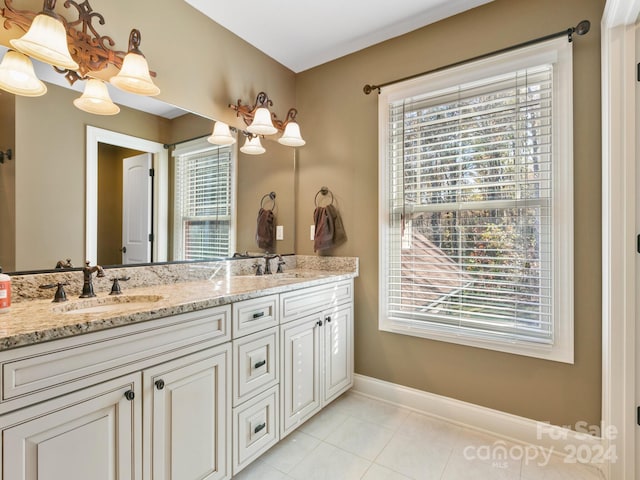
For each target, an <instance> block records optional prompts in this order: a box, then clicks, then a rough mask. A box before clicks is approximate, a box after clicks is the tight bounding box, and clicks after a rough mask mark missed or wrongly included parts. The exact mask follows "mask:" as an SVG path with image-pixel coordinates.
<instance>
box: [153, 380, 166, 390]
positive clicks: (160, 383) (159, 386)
mask: <svg viewBox="0 0 640 480" xmlns="http://www.w3.org/2000/svg"><path fill="white" fill-rule="evenodd" d="M155 386H156V388H157V389H158V390H162V389H163V388H164V380H156V382H155Z"/></svg>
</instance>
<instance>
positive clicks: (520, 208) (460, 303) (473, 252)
mask: <svg viewBox="0 0 640 480" xmlns="http://www.w3.org/2000/svg"><path fill="white" fill-rule="evenodd" d="M552 87H553V65H551V64H548V65H539V66H536V67H533V68H524V69H521V70H518V71H515V72H511V73H508V74H503V75H499V76H494V77H492V78H488V79H483V80H482V81H476V82H473V83H466V84H460V85H456V86H454V87H451V88H447V89H443V90H440V91H438V92H431V93H429V94H425V95H421V96H413V97H410V98H404V99H401V100H399V101H392V102H391V103H390V104H389V125H388V135H389V138H388V141H387V148H388V152H387V155H388V159H389V160H388V164H387V165H388V172H387V179H388V182H389V184H388V186H387V191H388V199H389V202H390V203H389V205H388V212H389V217H390V218H389V224H390V230H389V232H388V235H389V237H388V245H389V248H388V249H387V252H386V254H387V255H389V258H388V259H387V270H388V290H387V291H388V298H387V309H388V312H387V315H388V317H389V318H390V319H391V320H395V321H402V322H409V323H411V322H429V323H430V324H431V325H434V326H436V328H441V329H442V330H443V331H445V332H446V331H451V332H454V331H455V332H459V331H460V330H465V331H468V332H473V334H474V335H476V336H480V337H487V338H491V339H496V338H498V339H509V340H525V341H528V342H535V343H541V344H549V343H552V342H553V324H552V311H553V309H552V295H551V292H552V278H551V275H552V260H551V259H552V250H553V242H552V238H553V236H552V215H551V211H552V182H553V179H552V165H551V161H552V156H551V153H552V152H551V148H552V131H551V127H552V125H551V120H552V107H553V105H552V103H553V93H552V92H553V88H552Z"/></svg>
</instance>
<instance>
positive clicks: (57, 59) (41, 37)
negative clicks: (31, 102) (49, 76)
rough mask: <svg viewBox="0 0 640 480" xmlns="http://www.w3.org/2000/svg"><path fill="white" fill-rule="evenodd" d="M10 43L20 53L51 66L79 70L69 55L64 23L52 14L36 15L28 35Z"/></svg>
mask: <svg viewBox="0 0 640 480" xmlns="http://www.w3.org/2000/svg"><path fill="white" fill-rule="evenodd" d="M9 43H11V46H12V47H13V48H15V49H16V50H18V51H19V52H22V53H24V54H25V55H29V56H30V57H31V58H35V59H36V60H40V61H41V62H44V63H48V64H49V65H54V66H56V67H59V68H64V69H68V70H77V69H78V68H79V66H78V64H77V63H76V61H75V60H74V59H73V58H71V55H70V54H69V45H68V44H67V31H66V30H65V28H64V25H63V24H62V21H61V20H60V19H59V18H56V17H55V16H52V15H50V14H47V13H40V14H38V15H36V17H35V18H34V19H33V22H32V23H31V26H30V27H29V30H28V31H27V33H25V34H24V35H23V36H22V37H20V38H14V39H12V40H9Z"/></svg>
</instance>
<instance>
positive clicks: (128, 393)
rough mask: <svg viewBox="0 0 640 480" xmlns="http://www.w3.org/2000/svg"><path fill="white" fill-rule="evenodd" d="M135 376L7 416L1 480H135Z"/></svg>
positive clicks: (138, 454) (137, 419)
mask: <svg viewBox="0 0 640 480" xmlns="http://www.w3.org/2000/svg"><path fill="white" fill-rule="evenodd" d="M139 385H140V374H139V373H137V374H132V375H128V376H126V377H122V378H119V379H117V380H113V381H110V382H105V383H103V384H101V385H98V386H96V387H90V388H87V389H84V390H81V391H79V392H76V393H73V394H69V395H66V396H63V397H59V398H56V399H54V400H50V401H48V402H44V403H42V404H39V405H36V406H35V407H31V408H26V409H24V410H22V411H19V412H17V414H18V415H19V416H22V417H23V418H25V420H24V421H21V420H19V419H18V418H16V415H13V416H7V417H5V418H4V419H3V423H4V422H11V423H13V425H12V426H8V427H7V428H5V429H3V432H2V437H3V445H2V450H3V476H2V478H3V479H4V480H87V479H91V480H116V479H117V480H133V479H137V478H140V476H141V468H140V463H141V462H140V458H141V412H142V401H141V400H140V398H141V394H140V391H139Z"/></svg>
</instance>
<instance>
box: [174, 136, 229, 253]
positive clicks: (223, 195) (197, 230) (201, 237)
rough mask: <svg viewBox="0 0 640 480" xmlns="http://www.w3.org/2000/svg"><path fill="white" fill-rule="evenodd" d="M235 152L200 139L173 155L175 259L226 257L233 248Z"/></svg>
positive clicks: (179, 149)
mask: <svg viewBox="0 0 640 480" xmlns="http://www.w3.org/2000/svg"><path fill="white" fill-rule="evenodd" d="M234 151H235V150H234V149H232V148H231V147H230V146H221V147H218V146H215V145H212V144H210V143H208V142H207V141H206V140H204V139H201V140H194V141H191V142H187V143H185V144H182V145H179V146H178V147H177V148H176V149H175V151H174V152H173V156H174V158H175V169H174V172H175V174H174V177H175V183H174V185H175V194H174V200H175V201H174V258H175V259H176V260H204V259H213V258H221V257H228V256H230V255H231V254H232V252H233V250H234V249H235V241H234V239H235V221H234V211H235V181H234V175H235V174H234V171H235V155H234Z"/></svg>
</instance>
